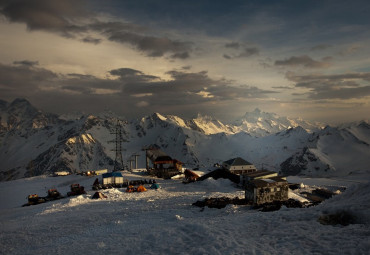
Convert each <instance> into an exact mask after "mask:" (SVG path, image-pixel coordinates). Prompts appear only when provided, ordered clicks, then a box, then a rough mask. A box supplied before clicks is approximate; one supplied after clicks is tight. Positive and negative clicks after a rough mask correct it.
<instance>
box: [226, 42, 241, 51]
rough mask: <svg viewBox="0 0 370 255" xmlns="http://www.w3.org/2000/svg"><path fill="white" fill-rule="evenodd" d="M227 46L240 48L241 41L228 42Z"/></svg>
mask: <svg viewBox="0 0 370 255" xmlns="http://www.w3.org/2000/svg"><path fill="white" fill-rule="evenodd" d="M225 48H232V49H239V48H240V43H238V42H231V43H226V44H225Z"/></svg>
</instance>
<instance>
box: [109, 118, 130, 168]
mask: <svg viewBox="0 0 370 255" xmlns="http://www.w3.org/2000/svg"><path fill="white" fill-rule="evenodd" d="M111 134H112V135H116V140H115V143H116V147H115V149H113V150H112V151H115V152H116V158H115V159H114V168H113V172H115V171H121V170H124V166H123V159H122V142H127V141H126V140H125V139H123V137H122V126H121V124H120V122H119V120H117V124H116V130H115V132H114V133H111Z"/></svg>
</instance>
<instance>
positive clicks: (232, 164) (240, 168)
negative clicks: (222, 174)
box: [222, 157, 257, 175]
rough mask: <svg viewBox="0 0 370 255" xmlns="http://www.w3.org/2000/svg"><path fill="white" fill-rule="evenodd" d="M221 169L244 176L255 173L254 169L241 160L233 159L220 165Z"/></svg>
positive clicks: (250, 164)
mask: <svg viewBox="0 0 370 255" xmlns="http://www.w3.org/2000/svg"><path fill="white" fill-rule="evenodd" d="M222 167H223V168H225V169H227V170H229V171H230V172H231V173H233V174H239V175H242V174H246V173H251V172H255V171H257V169H256V167H255V166H254V165H253V164H252V163H249V162H248V161H246V160H244V159H242V158H239V157H238V158H233V159H230V160H228V161H225V162H223V163H222Z"/></svg>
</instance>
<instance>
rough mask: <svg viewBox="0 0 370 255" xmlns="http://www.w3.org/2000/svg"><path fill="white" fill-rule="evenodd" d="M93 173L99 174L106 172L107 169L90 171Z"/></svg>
mask: <svg viewBox="0 0 370 255" xmlns="http://www.w3.org/2000/svg"><path fill="white" fill-rule="evenodd" d="M92 172H93V173H94V174H95V175H100V174H106V173H108V169H100V170H95V171H92Z"/></svg>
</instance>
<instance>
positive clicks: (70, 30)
mask: <svg viewBox="0 0 370 255" xmlns="http://www.w3.org/2000/svg"><path fill="white" fill-rule="evenodd" d="M0 6H1V7H2V9H1V10H0V12H1V13H2V14H3V15H4V16H5V17H7V18H8V19H9V20H10V21H12V22H21V23H26V25H27V28H28V29H30V30H44V31H50V32H56V33H59V34H61V35H63V36H65V37H74V34H75V33H78V32H84V31H85V30H86V29H85V28H83V27H82V26H79V25H76V24H75V20H76V19H79V18H81V17H83V16H87V15H88V13H87V12H86V11H85V9H84V1H80V0H65V1H59V0H33V1H28V0H15V1H5V2H2V3H1V4H0Z"/></svg>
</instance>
